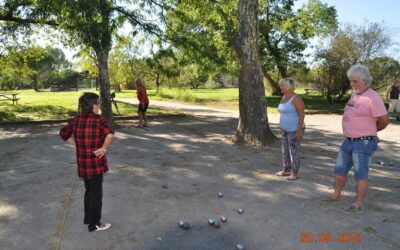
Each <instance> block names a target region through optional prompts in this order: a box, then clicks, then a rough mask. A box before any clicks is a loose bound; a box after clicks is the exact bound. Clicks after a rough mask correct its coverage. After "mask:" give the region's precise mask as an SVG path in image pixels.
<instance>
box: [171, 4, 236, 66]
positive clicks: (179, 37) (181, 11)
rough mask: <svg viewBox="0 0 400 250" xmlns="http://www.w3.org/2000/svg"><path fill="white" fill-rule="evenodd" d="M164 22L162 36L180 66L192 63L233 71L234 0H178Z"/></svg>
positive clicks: (234, 63)
mask: <svg viewBox="0 0 400 250" xmlns="http://www.w3.org/2000/svg"><path fill="white" fill-rule="evenodd" d="M167 21H168V24H169V25H168V27H167V33H166V35H167V37H168V39H169V40H170V41H171V44H172V45H173V46H174V47H175V48H178V50H179V51H180V52H181V61H182V62H183V64H184V65H190V64H193V63H196V64H198V65H199V66H201V67H202V68H203V69H202V71H204V72H219V71H224V72H230V73H234V72H235V71H236V68H237V65H236V54H235V50H234V40H235V37H236V35H237V29H238V21H237V6H236V1H234V0H222V1H209V0H199V1H178V2H177V4H176V5H175V7H174V9H173V10H172V11H170V12H168V14H167Z"/></svg>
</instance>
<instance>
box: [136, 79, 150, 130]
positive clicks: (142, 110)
mask: <svg viewBox="0 0 400 250" xmlns="http://www.w3.org/2000/svg"><path fill="white" fill-rule="evenodd" d="M136 95H137V99H138V100H139V105H138V116H139V124H138V125H137V127H138V128H140V127H147V117H146V110H147V108H148V107H149V98H148V97H147V91H146V87H145V86H144V82H143V80H142V79H137V80H136Z"/></svg>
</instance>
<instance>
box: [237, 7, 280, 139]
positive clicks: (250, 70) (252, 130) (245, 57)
mask: <svg viewBox="0 0 400 250" xmlns="http://www.w3.org/2000/svg"><path fill="white" fill-rule="evenodd" d="M238 9H239V34H238V36H237V38H236V41H235V45H236V51H237V54H238V58H239V113H240V117H239V124H238V128H237V132H236V138H237V140H238V141H239V142H240V141H243V142H245V143H247V144H250V145H266V144H267V143H271V142H272V141H273V140H274V139H275V136H274V135H273V134H272V132H271V130H270V128H269V124H268V118H267V115H266V110H265V106H266V105H265V101H266V99H265V90H264V84H263V74H262V71H261V65H260V53H259V52H260V51H259V45H258V41H259V40H258V37H259V31H258V28H259V26H258V19H257V16H258V1H257V0H239V1H238Z"/></svg>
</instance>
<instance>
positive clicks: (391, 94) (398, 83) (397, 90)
mask: <svg viewBox="0 0 400 250" xmlns="http://www.w3.org/2000/svg"><path fill="white" fill-rule="evenodd" d="M399 95H400V80H394V81H393V84H392V85H391V86H390V87H389V88H388V89H387V91H386V99H387V100H388V101H389V109H388V112H389V113H391V112H393V111H395V112H396V116H397V117H396V120H397V121H400V101H399Z"/></svg>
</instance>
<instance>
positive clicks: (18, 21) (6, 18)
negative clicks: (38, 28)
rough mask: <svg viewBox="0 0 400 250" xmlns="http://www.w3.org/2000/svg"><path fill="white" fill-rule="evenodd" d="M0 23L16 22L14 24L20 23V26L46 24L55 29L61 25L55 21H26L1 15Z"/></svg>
mask: <svg viewBox="0 0 400 250" xmlns="http://www.w3.org/2000/svg"><path fill="white" fill-rule="evenodd" d="M0 21H4V22H14V23H20V24H46V25H49V26H53V27H58V26H59V24H58V23H57V22H55V21H53V20H41V19H29V18H27V19H24V18H19V17H14V16H9V15H6V16H3V15H0Z"/></svg>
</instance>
